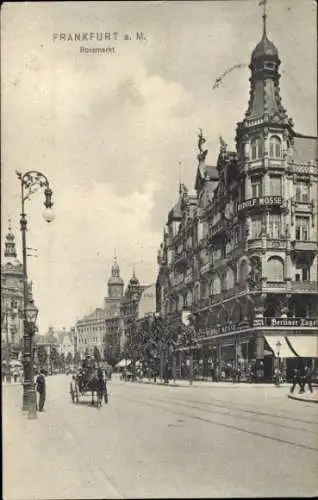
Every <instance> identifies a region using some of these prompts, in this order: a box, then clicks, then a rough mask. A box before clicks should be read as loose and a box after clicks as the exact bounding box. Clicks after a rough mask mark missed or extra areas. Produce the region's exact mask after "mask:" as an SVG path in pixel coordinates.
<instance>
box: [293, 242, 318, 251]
mask: <svg viewBox="0 0 318 500" xmlns="http://www.w3.org/2000/svg"><path fill="white" fill-rule="evenodd" d="M317 248H318V245H317V242H316V241H309V240H294V241H292V249H293V250H294V251H296V252H299V251H300V252H317Z"/></svg>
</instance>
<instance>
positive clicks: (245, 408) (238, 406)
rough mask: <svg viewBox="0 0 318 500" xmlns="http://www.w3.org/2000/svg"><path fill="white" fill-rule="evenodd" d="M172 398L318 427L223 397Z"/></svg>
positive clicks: (311, 421)
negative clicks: (202, 398) (204, 398)
mask: <svg viewBox="0 0 318 500" xmlns="http://www.w3.org/2000/svg"><path fill="white" fill-rule="evenodd" d="M134 387H136V388H137V389H141V390H142V388H141V387H138V386H134ZM173 400H179V401H189V402H192V403H200V404H205V405H211V406H220V407H222V408H227V409H229V410H233V411H239V412H247V413H254V414H257V415H262V416H268V417H270V418H276V419H282V420H289V421H290V420H291V421H293V422H300V423H303V424H310V425H315V426H317V427H318V421H313V420H304V419H300V418H295V417H293V416H292V415H291V412H290V411H287V410H286V411H284V410H281V409H280V410H277V411H279V412H280V413H285V414H286V416H284V415H277V414H273V413H269V412H264V411H260V410H256V408H257V406H256V405H245V406H242V404H240V403H236V402H234V401H229V400H224V399H217V398H215V397H214V396H213V397H212V400H211V401H206V402H202V401H196V400H191V399H188V398H187V399H185V398H178V397H175V395H174V396H173ZM216 402H217V403H221V404H219V405H218V404H217V403H216ZM223 403H226V404H230V405H232V406H226V405H225V404H223ZM233 406H235V407H236V408H233ZM249 408H251V409H249Z"/></svg>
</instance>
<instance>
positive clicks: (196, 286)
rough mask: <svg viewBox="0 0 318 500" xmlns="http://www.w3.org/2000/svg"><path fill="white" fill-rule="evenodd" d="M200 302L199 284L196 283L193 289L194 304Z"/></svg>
mask: <svg viewBox="0 0 318 500" xmlns="http://www.w3.org/2000/svg"><path fill="white" fill-rule="evenodd" d="M199 300H200V283H197V284H196V285H195V288H194V302H195V303H198V302H199Z"/></svg>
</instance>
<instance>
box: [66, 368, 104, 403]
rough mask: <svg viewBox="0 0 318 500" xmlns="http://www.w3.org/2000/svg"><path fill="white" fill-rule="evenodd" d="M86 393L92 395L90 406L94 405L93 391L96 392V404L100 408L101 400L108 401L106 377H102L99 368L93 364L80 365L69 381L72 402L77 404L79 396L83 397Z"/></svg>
mask: <svg viewBox="0 0 318 500" xmlns="http://www.w3.org/2000/svg"><path fill="white" fill-rule="evenodd" d="M88 393H91V395H92V402H91V403H92V406H95V398H94V396H95V393H96V406H97V407H98V408H100V407H101V406H102V403H103V400H104V402H105V403H108V393H107V384H106V378H105V377H104V374H103V371H102V370H101V368H97V367H95V366H86V365H84V366H82V367H81V368H80V369H79V371H78V372H77V374H76V375H73V376H72V380H71V382H70V394H71V399H72V402H73V403H75V404H78V403H79V401H80V398H83V397H84V396H86V395H87V394H88Z"/></svg>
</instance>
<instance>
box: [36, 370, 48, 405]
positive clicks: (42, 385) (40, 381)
mask: <svg viewBox="0 0 318 500" xmlns="http://www.w3.org/2000/svg"><path fill="white" fill-rule="evenodd" d="M36 390H37V392H38V393H39V405H38V408H39V411H43V408H44V403H45V397H46V382H45V377H44V370H41V371H40V373H39V375H38V376H37V378H36Z"/></svg>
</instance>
